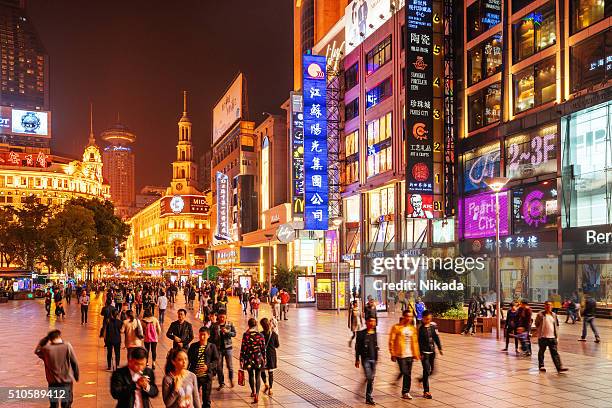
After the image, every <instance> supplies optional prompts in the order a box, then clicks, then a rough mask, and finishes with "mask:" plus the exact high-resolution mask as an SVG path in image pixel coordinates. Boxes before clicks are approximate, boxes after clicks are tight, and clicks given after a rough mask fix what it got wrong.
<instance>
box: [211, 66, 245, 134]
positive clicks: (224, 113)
mask: <svg viewBox="0 0 612 408" xmlns="http://www.w3.org/2000/svg"><path fill="white" fill-rule="evenodd" d="M242 83H243V75H242V73H240V74H239V75H238V77H237V78H236V79H235V80H234V82H232V84H231V85H230V87H229V89H228V90H227V92H225V94H224V95H223V97H222V98H221V100H219V102H218V103H217V104H216V105H215V107H214V108H213V137H212V142H213V144H214V143H215V142H216V141H217V140H219V139H220V138H221V136H223V134H224V133H225V132H227V130H228V129H229V128H230V127H231V126H232V125H233V124H234V123H235V122H236V121H237V120H239V119H241V118H242Z"/></svg>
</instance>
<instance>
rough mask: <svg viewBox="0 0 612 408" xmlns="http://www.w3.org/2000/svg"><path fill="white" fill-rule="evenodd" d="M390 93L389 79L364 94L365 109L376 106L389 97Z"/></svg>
mask: <svg viewBox="0 0 612 408" xmlns="http://www.w3.org/2000/svg"><path fill="white" fill-rule="evenodd" d="M392 92H393V91H392V89H391V77H389V78H387V79H385V80H384V81H382V82H381V83H380V84H378V85H376V86H375V87H374V88H372V89H370V90H369V91H368V92H367V93H366V109H369V108H371V107H373V106H376V105H377V104H379V103H380V102H381V101H383V100H385V99H386V98H388V97H389V96H391V93H392Z"/></svg>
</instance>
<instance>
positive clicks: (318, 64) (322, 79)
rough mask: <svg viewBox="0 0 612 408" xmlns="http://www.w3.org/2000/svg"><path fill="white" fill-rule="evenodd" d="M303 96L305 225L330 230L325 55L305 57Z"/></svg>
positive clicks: (309, 227) (313, 228)
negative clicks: (328, 228)
mask: <svg viewBox="0 0 612 408" xmlns="http://www.w3.org/2000/svg"><path fill="white" fill-rule="evenodd" d="M302 69H303V76H304V81H303V84H304V85H303V89H302V92H303V100H304V146H303V148H304V225H305V226H304V227H305V229H307V230H327V227H328V215H329V212H328V188H327V105H326V97H327V75H326V72H325V69H326V59H325V57H323V56H319V55H304V58H303V65H302Z"/></svg>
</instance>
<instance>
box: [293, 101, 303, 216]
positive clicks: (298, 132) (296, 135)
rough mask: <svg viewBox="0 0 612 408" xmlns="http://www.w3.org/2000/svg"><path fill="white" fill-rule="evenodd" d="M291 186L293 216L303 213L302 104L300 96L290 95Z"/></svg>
mask: <svg viewBox="0 0 612 408" xmlns="http://www.w3.org/2000/svg"><path fill="white" fill-rule="evenodd" d="M290 109H291V111H290V115H291V123H290V132H291V133H290V134H291V184H292V188H293V191H292V204H293V205H292V208H293V214H303V213H304V103H303V100H302V95H301V94H299V93H293V92H292V93H291V105H290Z"/></svg>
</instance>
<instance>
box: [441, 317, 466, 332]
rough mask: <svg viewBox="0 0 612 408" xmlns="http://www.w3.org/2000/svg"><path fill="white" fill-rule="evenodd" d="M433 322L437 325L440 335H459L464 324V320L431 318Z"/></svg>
mask: <svg viewBox="0 0 612 408" xmlns="http://www.w3.org/2000/svg"><path fill="white" fill-rule="evenodd" d="M433 321H434V322H435V323H436V324H437V325H438V331H440V332H442V333H451V334H459V333H461V331H462V330H463V327H464V326H465V324H466V322H467V321H466V319H440V318H437V317H434V318H433Z"/></svg>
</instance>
